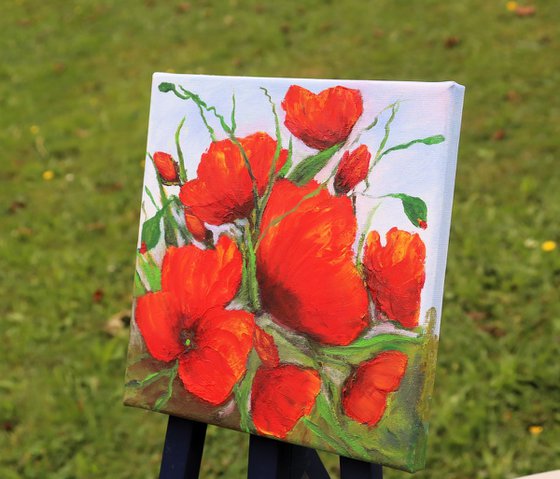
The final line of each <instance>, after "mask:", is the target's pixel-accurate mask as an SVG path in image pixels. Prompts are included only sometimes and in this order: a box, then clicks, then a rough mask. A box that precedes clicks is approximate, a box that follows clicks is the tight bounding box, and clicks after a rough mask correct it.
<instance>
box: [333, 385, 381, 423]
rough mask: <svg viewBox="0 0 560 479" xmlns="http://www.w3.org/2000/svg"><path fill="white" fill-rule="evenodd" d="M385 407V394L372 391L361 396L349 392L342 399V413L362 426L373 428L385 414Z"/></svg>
mask: <svg viewBox="0 0 560 479" xmlns="http://www.w3.org/2000/svg"><path fill="white" fill-rule="evenodd" d="M386 407H387V393H384V392H382V391H373V392H372V393H371V394H369V395H367V396H366V395H363V394H360V393H358V392H355V391H350V392H348V393H347V394H345V395H344V396H343V398H342V408H343V410H344V413H345V414H346V415H347V416H348V417H350V418H352V419H354V420H355V421H358V422H359V423H362V424H367V425H368V426H375V425H376V424H377V423H378V422H379V421H380V419H381V418H382V417H383V414H385V409H386Z"/></svg>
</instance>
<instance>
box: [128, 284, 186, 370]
mask: <svg viewBox="0 0 560 479" xmlns="http://www.w3.org/2000/svg"><path fill="white" fill-rule="evenodd" d="M134 318H135V321H136V324H137V326H138V329H140V333H141V334H142V337H143V338H144V342H145V343H146V347H147V348H148V351H149V352H150V354H151V355H152V356H153V357H154V358H156V359H158V360H160V361H166V362H167V361H172V360H173V359H175V358H177V357H178V356H179V355H180V354H181V352H182V351H183V350H184V346H183V345H182V344H181V342H180V340H179V335H180V333H181V329H182V327H183V325H182V322H181V313H180V311H179V308H178V306H177V303H176V301H175V298H174V297H173V295H172V294H170V293H165V292H162V291H159V292H157V293H147V294H145V295H144V296H140V297H139V298H138V299H137V300H136V309H135V311H134Z"/></svg>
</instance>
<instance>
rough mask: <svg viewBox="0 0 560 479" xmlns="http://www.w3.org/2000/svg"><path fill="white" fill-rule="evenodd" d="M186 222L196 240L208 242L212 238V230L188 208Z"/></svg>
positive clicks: (186, 209)
mask: <svg viewBox="0 0 560 479" xmlns="http://www.w3.org/2000/svg"><path fill="white" fill-rule="evenodd" d="M185 224H186V225H187V229H188V230H189V231H190V233H191V234H192V235H193V237H194V239H195V240H197V241H200V242H201V243H206V242H208V241H210V240H211V239H212V232H211V231H210V230H208V229H207V228H206V226H204V223H203V222H202V221H200V219H199V218H198V217H196V216H195V215H193V214H192V213H191V212H190V211H189V209H188V208H185Z"/></svg>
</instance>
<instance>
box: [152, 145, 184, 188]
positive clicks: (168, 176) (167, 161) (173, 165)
mask: <svg viewBox="0 0 560 479" xmlns="http://www.w3.org/2000/svg"><path fill="white" fill-rule="evenodd" d="M153 162H154V166H155V168H156V171H157V173H158V175H159V177H160V179H161V181H162V182H163V183H164V184H165V185H178V184H179V165H178V164H177V162H176V161H175V160H174V159H173V157H172V156H171V155H170V154H169V153H165V152H164V151H156V152H155V153H154V156H153Z"/></svg>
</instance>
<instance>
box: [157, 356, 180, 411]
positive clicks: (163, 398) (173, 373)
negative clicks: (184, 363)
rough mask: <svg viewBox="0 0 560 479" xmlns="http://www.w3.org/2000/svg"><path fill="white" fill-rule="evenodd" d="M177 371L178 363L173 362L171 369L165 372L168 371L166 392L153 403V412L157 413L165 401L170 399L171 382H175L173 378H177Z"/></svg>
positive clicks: (171, 391)
mask: <svg viewBox="0 0 560 479" xmlns="http://www.w3.org/2000/svg"><path fill="white" fill-rule="evenodd" d="M178 369H179V361H175V365H174V366H173V367H172V368H171V369H168V370H167V371H168V373H167V376H168V377H169V382H168V383H167V390H166V391H165V393H164V394H163V395H162V396H160V397H159V398H158V399H157V401H156V402H155V403H154V410H156V411H159V410H160V409H161V408H162V407H163V406H165V405H166V404H167V401H169V400H170V399H171V396H172V395H173V381H174V380H175V376H177V370H178Z"/></svg>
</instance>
